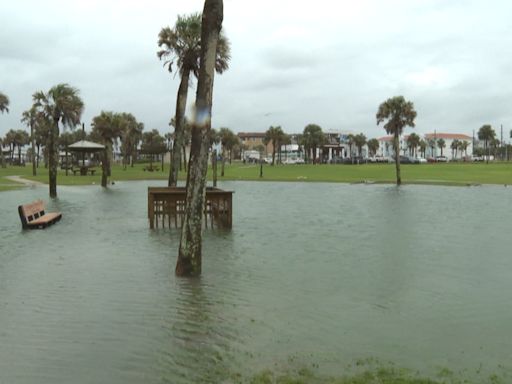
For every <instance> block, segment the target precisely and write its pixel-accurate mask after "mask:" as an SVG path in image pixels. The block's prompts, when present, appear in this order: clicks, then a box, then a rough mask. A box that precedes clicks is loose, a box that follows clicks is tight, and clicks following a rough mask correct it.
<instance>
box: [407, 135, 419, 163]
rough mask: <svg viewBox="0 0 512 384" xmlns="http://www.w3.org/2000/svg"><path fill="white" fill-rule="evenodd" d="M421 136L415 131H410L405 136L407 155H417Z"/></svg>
mask: <svg viewBox="0 0 512 384" xmlns="http://www.w3.org/2000/svg"><path fill="white" fill-rule="evenodd" d="M420 141H421V138H420V137H419V136H418V135H417V134H416V133H414V132H413V133H411V134H410V135H409V136H408V137H407V147H408V148H409V155H410V156H413V157H417V152H416V150H417V148H418V146H419V145H420Z"/></svg>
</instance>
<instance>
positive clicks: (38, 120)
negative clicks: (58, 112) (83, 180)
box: [21, 105, 67, 176]
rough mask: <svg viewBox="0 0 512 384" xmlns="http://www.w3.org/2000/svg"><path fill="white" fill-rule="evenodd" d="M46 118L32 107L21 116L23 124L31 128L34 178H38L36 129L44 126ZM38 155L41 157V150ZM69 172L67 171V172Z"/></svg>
mask: <svg viewBox="0 0 512 384" xmlns="http://www.w3.org/2000/svg"><path fill="white" fill-rule="evenodd" d="M43 119H44V116H43V115H42V114H41V113H40V112H38V111H37V108H36V107H35V106H34V105H32V107H31V108H30V109H27V110H26V111H25V112H23V113H22V115H21V122H22V123H25V124H26V125H27V126H28V127H30V140H31V143H32V155H33V159H32V176H36V174H37V164H36V129H37V126H39V125H41V124H44V122H43V121H42V120H43ZM37 155H38V156H39V150H38V151H37ZM66 171H67V170H66Z"/></svg>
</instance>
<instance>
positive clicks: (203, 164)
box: [175, 0, 224, 276]
mask: <svg viewBox="0 0 512 384" xmlns="http://www.w3.org/2000/svg"><path fill="white" fill-rule="evenodd" d="M223 18H224V11H223V1H222V0H205V2H204V9H203V19H202V26H201V42H202V44H201V57H200V67H199V77H198V82H197V93H196V111H195V116H194V124H193V128H192V141H191V142H192V145H191V147H190V162H189V167H188V174H187V188H186V190H187V197H186V203H185V217H184V219H183V227H182V230H181V238H180V247H179V250H178V261H177V263H176V269H175V273H176V275H178V276H199V275H200V274H201V264H202V257H201V256H202V252H201V249H202V235H201V231H202V225H203V211H204V204H205V194H206V192H205V187H206V173H207V170H208V147H209V145H210V134H209V133H210V129H211V113H212V96H213V80H214V77H215V58H216V56H217V52H218V47H217V45H218V41H219V35H220V31H221V28H222V20H223Z"/></svg>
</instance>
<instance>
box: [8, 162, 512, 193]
mask: <svg viewBox="0 0 512 384" xmlns="http://www.w3.org/2000/svg"><path fill="white" fill-rule="evenodd" d="M144 166H145V164H136V165H135V166H134V167H133V168H132V167H128V168H127V169H126V170H124V169H123V168H122V166H119V165H115V166H113V168H112V180H113V181H121V180H155V179H159V180H166V179H167V177H168V172H169V166H168V165H167V164H166V166H165V169H164V171H156V172H145V171H143V167H144ZM401 169H402V182H403V183H404V184H440V185H472V184H501V185H505V184H506V185H509V184H512V163H490V164H485V163H446V164H445V163H437V164H419V165H418V164H403V165H402V167H401ZM259 171H260V167H259V165H252V164H242V163H233V164H232V165H229V164H226V169H225V176H224V177H220V164H219V177H218V179H219V180H255V181H300V182H342V183H361V182H370V183H394V182H395V166H394V164H363V165H344V164H335V165H327V164H322V165H276V166H270V165H264V166H263V178H260V177H259ZM37 172H38V175H37V176H32V167H31V166H30V165H27V166H26V167H16V166H12V167H11V166H10V167H7V168H0V190H6V189H12V188H16V186H14V185H13V184H14V183H13V182H12V181H10V180H7V179H5V178H4V177H5V176H8V175H20V176H21V177H23V178H26V179H29V180H35V181H40V182H43V183H48V170H47V169H45V168H44V167H40V168H39V169H38V171H37ZM180 175H181V177H180V178H181V179H184V178H185V174H184V173H183V172H182V173H180ZM209 178H211V170H210V173H209ZM57 182H58V184H59V185H92V184H96V185H97V184H100V183H101V169H100V168H99V167H98V168H97V170H96V175H94V176H79V175H76V176H74V175H73V174H72V173H70V174H69V175H68V176H66V175H65V172H64V171H62V170H59V174H58V177H57Z"/></svg>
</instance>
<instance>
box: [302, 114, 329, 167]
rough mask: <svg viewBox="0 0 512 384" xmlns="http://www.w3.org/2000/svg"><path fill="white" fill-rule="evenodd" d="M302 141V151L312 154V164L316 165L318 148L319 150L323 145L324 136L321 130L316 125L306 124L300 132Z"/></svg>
mask: <svg viewBox="0 0 512 384" xmlns="http://www.w3.org/2000/svg"><path fill="white" fill-rule="evenodd" d="M302 137H303V140H304V151H305V152H306V153H308V158H309V153H312V160H313V164H315V163H316V152H317V149H318V148H321V147H322V146H323V145H324V144H325V136H324V133H323V132H322V128H321V127H320V126H319V125H317V124H308V125H306V127H304V131H303V132H302Z"/></svg>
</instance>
